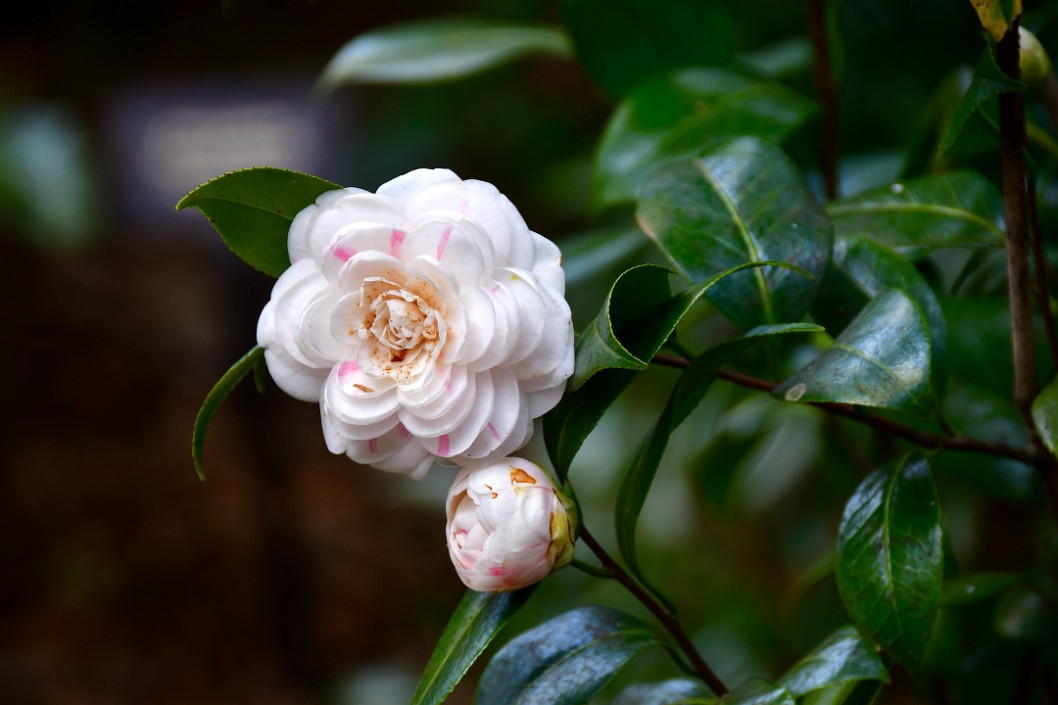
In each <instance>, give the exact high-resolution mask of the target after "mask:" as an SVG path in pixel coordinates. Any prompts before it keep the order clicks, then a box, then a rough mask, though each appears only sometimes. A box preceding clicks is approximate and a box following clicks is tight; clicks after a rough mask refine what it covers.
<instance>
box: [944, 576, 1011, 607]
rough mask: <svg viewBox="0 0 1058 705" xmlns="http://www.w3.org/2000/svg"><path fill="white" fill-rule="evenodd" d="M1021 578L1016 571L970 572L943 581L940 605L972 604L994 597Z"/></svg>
mask: <svg viewBox="0 0 1058 705" xmlns="http://www.w3.org/2000/svg"><path fill="white" fill-rule="evenodd" d="M1020 580H1021V576H1020V575H1018V574H1017V573H971V574H969V575H958V576H956V577H954V578H952V579H951V580H946V581H945V582H944V588H943V589H942V590H941V594H940V604H941V606H942V607H956V606H961V605H972V604H976V603H978V602H981V601H983V600H987V599H989V598H991V597H995V596H996V595H998V594H999V593H1001V592H1003V591H1004V590H1006V589H1007V588H1010V587H1012V586H1014V585H1016V584H1017V583H1018V582H1019V581H1020Z"/></svg>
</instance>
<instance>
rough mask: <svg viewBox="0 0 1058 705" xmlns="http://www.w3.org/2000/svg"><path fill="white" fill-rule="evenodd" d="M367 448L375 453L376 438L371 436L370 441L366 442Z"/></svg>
mask: <svg viewBox="0 0 1058 705" xmlns="http://www.w3.org/2000/svg"><path fill="white" fill-rule="evenodd" d="M367 450H368V452H370V453H377V452H378V439H377V438H372V439H371V440H370V441H368V442H367Z"/></svg>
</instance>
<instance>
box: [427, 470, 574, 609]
mask: <svg viewBox="0 0 1058 705" xmlns="http://www.w3.org/2000/svg"><path fill="white" fill-rule="evenodd" d="M568 507H569V501H568V500H567V499H566V497H565V496H563V495H562V493H560V492H558V491H557V490H556V489H555V487H554V485H553V484H552V482H551V478H549V477H548V476H547V473H545V472H544V471H543V470H542V469H541V468H540V467H539V466H537V465H536V464H534V463H531V462H529V461H528V460H524V459H522V458H505V459H503V460H502V461H500V462H498V463H495V464H493V465H488V466H486V467H481V468H477V469H472V468H464V469H463V470H461V471H460V472H459V474H458V475H456V478H455V480H454V481H453V483H452V488H451V489H450V490H449V491H448V505H447V509H446V513H447V516H448V552H449V554H450V555H451V557H452V563H453V564H454V565H455V568H456V572H457V573H459V577H460V579H462V581H463V582H464V583H465V584H466V586H467V587H469V588H470V589H472V590H478V591H480V592H504V591H507V590H516V589H518V588H521V587H525V586H526V585H531V584H533V583H535V582H538V581H540V580H543V579H544V578H545V577H547V575H548V574H549V573H551V572H552V571H554V570H555V569H557V568H560V567H562V566H564V565H565V564H567V563H569V562H570V561H571V560H573V542H574V538H573V522H572V520H571V518H570V513H569V511H568V510H567V508H568Z"/></svg>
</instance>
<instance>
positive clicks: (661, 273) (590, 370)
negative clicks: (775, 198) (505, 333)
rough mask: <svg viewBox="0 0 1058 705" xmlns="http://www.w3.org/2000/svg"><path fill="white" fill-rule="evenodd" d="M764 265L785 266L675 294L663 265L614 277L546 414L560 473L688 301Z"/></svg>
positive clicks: (722, 275)
mask: <svg viewBox="0 0 1058 705" xmlns="http://www.w3.org/2000/svg"><path fill="white" fill-rule="evenodd" d="M766 265H767V266H780V267H782V266H786V265H784V264H783V263H775V262H762V263H747V264H743V265H739V266H737V267H734V268H732V269H731V270H728V271H726V272H721V273H720V274H717V275H715V276H712V277H710V278H708V279H706V280H705V281H701V282H698V283H697V284H694V285H693V286H691V287H690V288H688V289H686V290H684V291H682V292H680V293H679V294H677V295H676V296H669V289H668V279H669V276H670V275H671V272H670V271H669V270H667V269H665V268H664V267H658V266H656V265H640V266H638V267H633V268H632V269H629V270H628V271H626V272H625V273H624V274H622V275H621V276H620V277H618V278H617V281H615V282H614V285H613V287H612V288H611V289H610V293H609V295H608V296H607V298H606V301H605V302H604V304H603V307H602V309H601V310H600V312H599V315H598V316H596V318H595V320H594V321H592V323H590V324H589V325H588V327H587V328H586V329H585V330H584V332H583V333H582V334H581V335H580V336H579V337H578V338H577V345H576V362H575V365H574V370H573V375H572V377H571V378H570V381H569V386H568V387H567V391H566V394H565V396H563V398H562V400H561V401H560V402H559V403H558V405H557V406H556V407H555V408H554V409H552V410H551V411H550V412H548V414H547V415H545V416H544V438H545V443H546V445H547V451H548V455H549V456H550V458H551V462H552V463H553V464H554V466H555V471H556V472H557V473H558V475H559V477H560V478H564V477H565V474H566V472H567V471H568V470H569V465H570V463H571V462H573V457H574V456H575V455H576V454H577V451H578V450H580V447H581V445H582V444H583V443H584V439H585V438H587V437H588V434H589V433H591V431H592V429H593V428H595V425H596V424H597V423H598V422H599V419H600V418H602V415H603V413H604V412H605V411H606V409H608V408H609V406H610V405H611V404H612V403H613V402H614V400H615V399H617V397H618V396H620V394H621V392H622V391H624V389H625V388H626V387H627V386H628V385H629V384H631V383H632V380H634V379H635V377H636V375H637V374H638V373H639V372H641V371H642V370H644V369H646V367H647V365H649V364H650V360H651V359H652V358H653V357H654V355H655V354H656V353H657V352H658V350H660V349H661V346H662V345H664V343H665V341H666V340H668V338H669V336H670V335H672V332H673V331H674V330H675V329H676V325H677V324H678V323H679V322H680V320H681V319H682V318H683V316H684V315H685V314H686V313H687V311H689V310H690V308H691V306H693V305H694V303H695V302H696V301H697V300H698V299H699V298H701V297H702V295H703V294H705V293H706V292H708V291H709V289H710V288H712V287H713V286H715V285H716V284H717V283H718V282H720V281H722V280H723V279H724V278H725V277H727V276H730V275H732V274H734V273H737V272H740V271H742V270H744V269H749V268H753V267H757V266H766ZM801 276H803V274H802V275H801Z"/></svg>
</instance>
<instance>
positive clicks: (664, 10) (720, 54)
mask: <svg viewBox="0 0 1058 705" xmlns="http://www.w3.org/2000/svg"><path fill="white" fill-rule="evenodd" d="M562 14H563V16H564V17H565V20H566V25H567V26H568V27H569V30H570V34H572V35H573V45H574V48H575V49H576V51H577V55H578V56H579V57H580V60H581V63H583V65H584V68H585V69H587V71H588V73H589V74H591V76H592V78H594V79H595V80H596V82H598V84H599V85H601V86H602V87H603V88H604V89H605V90H606V91H608V92H609V93H611V94H612V95H615V96H622V95H624V94H625V93H627V92H628V90H629V89H630V88H632V86H633V85H635V84H636V83H638V82H639V81H641V80H643V79H645V78H648V77H650V76H654V75H656V74H660V73H662V72H664V71H669V70H672V69H680V68H687V67H690V66H716V65H721V64H725V63H727V62H728V61H729V60H730V59H731V56H732V47H733V46H734V31H733V30H734V28H733V27H732V24H731V18H730V17H729V16H728V14H727V11H726V10H724V9H723V8H722V7H720V6H718V5H717V4H714V3H711V2H703V1H702V0H666V2H664V3H658V2H652V1H651V0H562Z"/></svg>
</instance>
